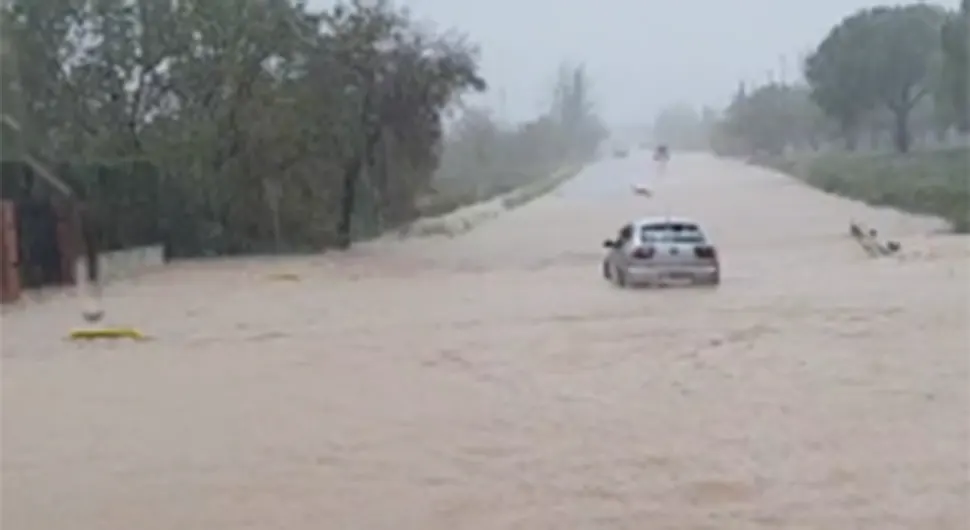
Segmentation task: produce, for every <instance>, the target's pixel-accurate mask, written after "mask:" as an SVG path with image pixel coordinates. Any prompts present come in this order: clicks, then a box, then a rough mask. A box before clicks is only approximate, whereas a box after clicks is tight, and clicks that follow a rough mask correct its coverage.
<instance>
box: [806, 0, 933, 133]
mask: <svg viewBox="0 0 970 530" xmlns="http://www.w3.org/2000/svg"><path fill="white" fill-rule="evenodd" d="M943 22H944V12H943V10H941V9H940V8H937V7H934V6H929V5H925V4H916V5H909V6H900V7H877V8H872V9H866V10H862V11H859V12H857V13H855V14H853V15H851V16H849V17H847V18H845V19H844V20H843V21H842V22H841V23H840V24H839V25H837V26H836V27H835V28H833V29H832V31H830V32H829V34H828V35H827V36H826V38H825V39H824V40H823V41H822V42H821V43H820V44H819V46H818V48H817V49H816V50H815V52H814V53H813V54H812V55H811V56H810V57H809V58H808V59H807V60H806V65H805V76H806V78H807V79H808V82H809V85H810V86H811V88H812V97H813V99H814V100H815V101H816V102H817V103H818V104H819V106H820V107H821V108H822V109H823V110H824V111H825V112H826V113H827V114H828V115H830V116H831V117H832V118H834V119H836V120H838V122H839V124H840V126H841V128H842V131H843V134H844V136H845V138H846V142H847V146H848V147H850V148H852V147H854V143H855V132H856V131H855V129H856V128H857V127H858V125H859V121H860V120H861V118H862V117H863V116H864V115H865V114H866V113H868V112H871V111H872V110H874V109H876V108H877V107H882V108H887V109H889V110H890V111H891V112H892V114H893V117H894V135H893V140H894V143H895V146H896V149H897V150H898V151H900V152H906V151H908V150H909V146H910V131H909V115H910V112H911V111H912V110H913V108H914V107H915V106H916V105H917V104H918V103H919V102H920V100H921V99H922V98H923V97H924V96H925V95H926V94H927V93H928V92H929V90H930V89H931V88H932V86H933V83H934V79H935V77H934V76H935V72H934V68H933V65H934V63H935V61H934V59H935V56H936V55H937V54H938V51H939V45H938V43H939V35H940V30H941V27H942V25H943Z"/></svg>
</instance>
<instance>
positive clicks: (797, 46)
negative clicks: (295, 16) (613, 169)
mask: <svg viewBox="0 0 970 530" xmlns="http://www.w3.org/2000/svg"><path fill="white" fill-rule="evenodd" d="M329 3H330V2H327V1H326V0H311V4H314V5H316V6H324V5H327V4H329ZM878 3H879V2H873V1H872V0H869V1H866V0H813V1H811V2H793V1H790V0H787V1H786V0H692V1H679V2H678V1H676V0H675V1H661V0H485V1H474V2H473V1H468V0H396V1H395V4H396V5H399V6H407V7H409V8H410V9H411V11H412V14H413V15H414V16H415V17H416V18H418V19H420V20H425V21H433V22H434V23H435V25H436V27H437V28H439V29H441V30H444V29H456V30H459V31H461V32H464V33H466V34H467V35H468V36H469V37H470V38H471V40H472V41H474V42H476V43H478V44H479V46H480V47H481V51H482V71H483V74H484V75H485V77H486V79H487V80H488V81H489V83H490V84H491V90H490V91H489V94H487V95H486V97H485V100H486V101H487V102H488V104H489V106H491V107H493V108H494V109H495V110H497V111H500V112H502V114H503V115H504V117H506V118H508V119H512V120H519V119H527V118H530V117H532V116H534V115H536V114H537V113H538V112H540V111H541V108H542V106H544V105H546V104H547V103H548V100H549V93H550V91H551V86H552V83H553V79H554V76H555V71H556V68H557V64H558V63H559V62H560V61H562V60H571V61H577V62H578V61H582V62H584V63H585V64H586V65H587V68H588V71H589V72H590V74H591V76H592V77H593V80H594V83H595V94H596V96H597V103H598V106H599V109H600V111H601V114H602V115H603V116H604V117H605V118H606V119H607V121H608V122H610V123H612V124H628V123H636V122H644V121H647V122H649V121H652V117H653V115H654V113H655V112H656V111H658V110H659V109H660V108H662V107H663V106H665V105H667V104H670V103H675V102H678V101H684V102H688V103H692V104H695V105H702V104H713V105H718V106H720V105H722V104H724V103H725V102H726V101H727V99H728V98H729V97H730V93H731V92H732V91H733V89H734V87H736V86H737V83H738V81H739V80H740V79H742V78H744V79H749V80H756V79H757V80H763V79H765V78H766V77H767V75H768V71H769V70H774V72H775V75H780V71H781V70H783V69H786V70H787V75H788V78H789V79H790V78H792V77H793V76H795V75H797V74H798V70H799V68H800V66H799V64H798V63H799V59H798V56H799V54H800V53H804V52H805V51H807V50H810V49H811V48H812V47H814V45H815V44H817V43H818V41H819V40H820V39H821V38H823V37H824V36H825V33H826V32H827V31H828V29H829V28H830V27H831V26H832V25H833V24H835V23H837V22H838V21H839V20H840V19H841V18H842V17H843V16H845V15H846V14H848V13H850V12H852V11H855V10H856V9H859V8H862V7H868V6H872V5H876V4H878ZM940 3H941V4H943V5H947V6H950V7H956V5H957V4H958V3H959V0H947V1H943V2H940ZM783 56H784V57H786V60H785V61H783V60H782V57H783ZM783 62H784V63H786V64H785V65H784V66H783ZM503 92H504V94H505V97H504V98H503V97H502V94H503ZM503 99H504V104H503Z"/></svg>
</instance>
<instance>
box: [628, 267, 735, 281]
mask: <svg viewBox="0 0 970 530" xmlns="http://www.w3.org/2000/svg"><path fill="white" fill-rule="evenodd" d="M626 278H627V281H629V282H630V283H657V282H664V281H678V280H689V281H693V282H713V281H716V280H719V279H720V268H719V267H718V266H716V265H695V266H650V267H643V266H638V267H630V268H629V269H627V273H626Z"/></svg>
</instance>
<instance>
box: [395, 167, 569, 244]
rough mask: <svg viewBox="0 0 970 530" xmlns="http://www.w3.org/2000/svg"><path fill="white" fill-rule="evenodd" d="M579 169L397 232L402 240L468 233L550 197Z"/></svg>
mask: <svg viewBox="0 0 970 530" xmlns="http://www.w3.org/2000/svg"><path fill="white" fill-rule="evenodd" d="M581 167H582V166H573V167H569V168H564V169H561V170H559V171H557V172H555V173H553V174H552V175H550V176H548V177H546V178H544V179H539V180H536V181H533V182H530V183H529V184H526V185H525V186H523V187H521V188H517V189H514V190H512V191H510V192H508V193H505V194H503V195H500V196H497V197H491V198H489V199H486V200H484V201H482V202H478V203H475V204H471V205H468V206H464V207H460V208H452V209H449V210H448V211H447V212H446V213H445V214H439V215H435V216H429V217H423V218H421V219H418V220H417V221H415V222H413V223H411V224H410V225H408V226H407V227H405V228H404V230H402V231H401V232H400V235H402V236H412V237H413V236H418V237H424V236H440V235H444V236H451V237H453V236H456V235H460V234H463V233H465V232H469V231H471V230H472V229H473V228H475V227H477V226H478V225H480V224H481V223H483V222H485V221H487V220H489V219H493V218H495V217H497V216H498V215H499V214H500V213H502V212H504V211H507V210H511V209H514V208H518V207H521V206H523V205H525V204H527V203H529V202H531V201H533V200H535V199H537V198H539V197H541V196H543V195H546V194H548V193H551V192H552V191H553V190H555V189H556V188H558V187H559V186H560V185H562V184H563V183H564V182H566V181H567V180H569V179H570V178H572V177H574V176H575V175H576V174H577V173H578V172H579V170H580V168H581Z"/></svg>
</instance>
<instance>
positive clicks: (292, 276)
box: [268, 272, 300, 282]
mask: <svg viewBox="0 0 970 530" xmlns="http://www.w3.org/2000/svg"><path fill="white" fill-rule="evenodd" d="M268 278H269V279H270V280H276V281H280V282H298V281H300V275H299V274H296V273H294V272H277V273H274V274H270V275H269V276H268Z"/></svg>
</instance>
